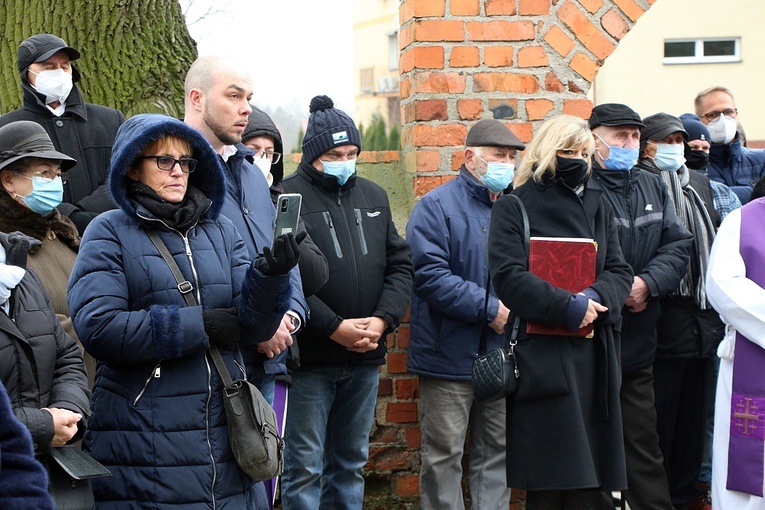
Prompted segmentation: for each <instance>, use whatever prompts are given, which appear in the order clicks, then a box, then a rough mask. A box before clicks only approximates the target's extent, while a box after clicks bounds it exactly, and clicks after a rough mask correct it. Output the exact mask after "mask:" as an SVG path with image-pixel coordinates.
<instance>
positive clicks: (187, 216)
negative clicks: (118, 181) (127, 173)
mask: <svg viewBox="0 0 765 510" xmlns="http://www.w3.org/2000/svg"><path fill="white" fill-rule="evenodd" d="M127 192H128V196H129V197H130V199H131V200H133V201H134V202H136V203H138V204H140V205H142V206H144V207H145V208H146V210H148V211H149V212H150V213H151V214H153V215H154V216H156V217H157V219H159V220H162V222H163V223H165V225H167V226H168V227H170V228H173V229H175V230H178V231H179V232H181V233H183V234H185V233H186V232H188V230H189V229H190V228H191V227H193V226H194V225H196V223H197V222H198V221H199V218H200V217H201V216H202V214H204V213H205V212H207V210H208V209H210V206H211V205H212V200H210V199H209V198H207V197H206V196H205V194H204V193H202V192H201V191H200V190H199V189H197V188H195V187H194V186H191V185H190V186H189V187H188V188H187V190H186V196H184V197H183V200H182V201H180V202H178V203H177V204H174V203H171V202H168V201H167V200H165V199H164V198H162V197H160V196H159V195H157V192H156V191H154V190H153V189H152V188H150V187H149V186H147V185H146V184H144V183H142V182H139V181H133V180H131V181H130V182H129V183H128V185H127Z"/></svg>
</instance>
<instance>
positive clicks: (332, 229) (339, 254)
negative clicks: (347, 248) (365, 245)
mask: <svg viewBox="0 0 765 510" xmlns="http://www.w3.org/2000/svg"><path fill="white" fill-rule="evenodd" d="M321 215H322V216H323V217H324V223H326V224H327V228H328V229H329V234H330V235H331V236H332V244H333V245H334V246H335V255H337V258H339V259H341V258H343V250H342V249H341V248H340V241H339V240H338V239H337V231H336V230H335V224H334V223H333V221H332V216H331V215H330V214H329V212H327V211H324V212H323V213H321Z"/></svg>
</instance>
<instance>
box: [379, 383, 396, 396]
mask: <svg viewBox="0 0 765 510" xmlns="http://www.w3.org/2000/svg"><path fill="white" fill-rule="evenodd" d="M391 395H393V379H380V383H379V385H378V386H377V396H378V397H387V396H391Z"/></svg>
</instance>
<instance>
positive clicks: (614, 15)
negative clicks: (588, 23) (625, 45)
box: [600, 9, 630, 41]
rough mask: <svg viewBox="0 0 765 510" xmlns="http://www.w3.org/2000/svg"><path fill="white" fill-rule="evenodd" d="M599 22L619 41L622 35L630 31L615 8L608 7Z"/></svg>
mask: <svg viewBox="0 0 765 510" xmlns="http://www.w3.org/2000/svg"><path fill="white" fill-rule="evenodd" d="M600 24H601V25H602V26H603V28H604V29H605V31H606V32H608V34H609V35H610V36H611V37H613V38H614V39H616V40H617V41H621V39H622V37H624V36H625V35H627V32H629V31H630V27H629V25H628V24H627V22H626V21H624V18H622V16H621V15H620V14H619V13H618V12H616V9H610V10H609V11H608V12H607V13H605V14H604V15H603V17H602V18H600Z"/></svg>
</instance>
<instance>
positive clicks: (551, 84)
mask: <svg viewBox="0 0 765 510" xmlns="http://www.w3.org/2000/svg"><path fill="white" fill-rule="evenodd" d="M545 90H547V91H550V92H563V91H564V90H566V88H565V87H564V86H563V83H561V81H560V80H559V79H558V76H556V74H555V73H547V76H545Z"/></svg>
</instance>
